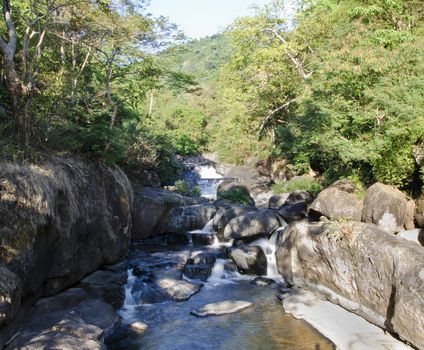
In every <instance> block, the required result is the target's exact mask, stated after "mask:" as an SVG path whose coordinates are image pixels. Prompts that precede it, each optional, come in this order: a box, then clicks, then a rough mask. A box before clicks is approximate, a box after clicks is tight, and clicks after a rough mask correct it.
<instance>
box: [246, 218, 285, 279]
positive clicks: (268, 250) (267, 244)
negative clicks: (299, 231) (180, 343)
mask: <svg viewBox="0 0 424 350" xmlns="http://www.w3.org/2000/svg"><path fill="white" fill-rule="evenodd" d="M286 227H287V225H283V226H281V227H279V228H278V229H277V230H276V231H275V232H274V233H273V234H272V235H271V237H270V238H269V239H266V238H259V239H257V240H256V241H253V242H252V243H250V246H259V247H260V248H261V249H262V251H263V252H264V254H265V256H266V259H267V269H266V276H267V277H269V278H272V279H273V280H275V281H282V277H281V275H280V273H279V272H278V267H277V259H276V256H275V254H276V252H277V246H276V242H277V237H278V234H279V233H280V232H281V231H283V230H284V229H285V228H286Z"/></svg>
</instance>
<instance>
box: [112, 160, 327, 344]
mask: <svg viewBox="0 0 424 350" xmlns="http://www.w3.org/2000/svg"><path fill="white" fill-rule="evenodd" d="M194 173H195V175H194V177H195V178H196V182H197V184H198V185H199V186H200V188H201V190H202V196H205V197H208V198H215V196H216V188H217V186H218V184H219V182H220V181H222V179H223V178H222V176H221V175H220V174H218V173H217V172H216V171H215V169H214V168H213V167H211V166H208V165H202V166H196V167H194ZM281 229H284V227H282V228H281ZM193 233H196V234H205V235H214V232H213V221H210V222H208V223H207V224H206V226H205V227H204V228H203V229H202V230H196V231H192V232H191V233H190V232H189V233H188V234H189V236H190V244H189V245H187V246H159V245H156V246H152V245H150V246H149V245H139V244H138V245H133V247H132V249H131V252H130V256H129V263H130V266H132V268H131V269H130V270H129V271H128V281H127V284H126V285H125V303H124V306H123V307H122V309H121V310H120V314H121V316H122V319H123V321H122V325H121V326H120V327H119V328H118V329H116V330H115V332H114V334H112V336H110V337H109V338H108V339H107V347H108V349H112V350H124V349H125V350H132V349H134V350H135V349H151V350H162V349H163V350H191V349H193V350H198V349H200V350H201V349H205V350H206V349H228V350H242V349H243V350H261V349H264V350H265V349H266V350H273V349H293V350H317V349H320V350H326V349H333V348H334V347H333V345H332V344H331V343H330V342H329V341H328V340H327V339H325V338H324V337H323V336H321V335H320V334H319V333H318V332H317V331H316V330H314V329H313V328H311V327H310V326H309V325H308V324H307V323H305V322H304V321H301V320H296V319H294V318H293V317H292V316H290V315H288V314H286V313H285V312H284V310H283V306H282V304H281V302H280V301H279V300H278V299H277V297H276V294H277V293H278V292H279V288H280V285H279V284H281V283H282V282H283V281H282V278H281V277H280V276H279V274H278V270H277V264H276V260H275V251H276V246H275V241H276V238H277V234H278V230H277V231H276V232H275V233H274V234H273V235H272V236H271V237H270V239H265V238H261V239H258V240H256V241H254V242H252V243H251V245H257V246H260V247H261V248H262V249H263V251H264V253H265V255H266V257H267V277H269V278H272V279H273V280H274V281H275V282H276V283H272V284H269V285H257V284H253V283H252V280H253V279H254V278H255V276H246V275H241V274H240V273H238V272H237V271H235V270H234V267H232V265H231V263H230V260H228V259H226V258H225V257H226V254H225V249H226V248H227V247H230V246H231V245H232V242H219V240H218V239H217V237H216V236H215V235H214V236H213V241H212V244H211V245H209V246H206V247H201V248H199V247H194V246H193V244H192V240H191V234H193ZM205 252H206V253H212V254H214V255H215V256H216V257H217V258H216V261H215V263H214V264H213V266H212V268H211V271H210V276H209V278H208V279H207V280H206V281H205V282H200V281H196V280H190V279H188V278H187V277H186V276H184V275H183V272H182V271H183V268H184V264H185V263H186V261H187V259H188V258H189V257H190V256H193V254H198V253H205ZM160 279H167V280H169V279H172V280H174V281H175V280H177V282H178V281H181V283H187V282H184V281H189V282H192V283H194V284H201V285H202V288H201V289H200V291H199V292H198V293H197V294H194V295H193V296H191V298H190V299H188V300H186V301H179V302H178V301H175V300H173V299H171V298H169V297H164V296H163V295H162V294H161V293H160V292H159V291H158V288H157V281H158V280H160ZM225 300H244V301H249V302H251V303H253V304H254V306H253V307H251V308H249V309H246V310H243V311H241V312H239V313H235V314H229V315H225V316H211V317H205V318H198V317H196V316H193V315H192V314H191V313H190V312H191V311H192V310H194V309H199V308H201V307H203V306H205V305H206V304H210V303H215V302H220V301H225ZM134 322H144V323H146V324H147V325H148V328H147V330H146V331H145V332H144V333H139V332H137V331H135V330H133V329H132V328H131V327H130V325H131V324H132V323H134Z"/></svg>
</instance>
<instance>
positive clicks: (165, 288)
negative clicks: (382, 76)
mask: <svg viewBox="0 0 424 350" xmlns="http://www.w3.org/2000/svg"><path fill="white" fill-rule="evenodd" d="M156 284H157V286H158V287H159V292H160V293H161V294H162V295H164V296H165V297H167V298H170V299H173V300H175V301H185V300H188V299H190V297H191V296H192V295H194V294H196V293H197V292H198V291H200V288H202V286H201V285H199V284H193V283H190V282H187V281H182V280H177V279H173V278H160V279H158V280H157V281H156Z"/></svg>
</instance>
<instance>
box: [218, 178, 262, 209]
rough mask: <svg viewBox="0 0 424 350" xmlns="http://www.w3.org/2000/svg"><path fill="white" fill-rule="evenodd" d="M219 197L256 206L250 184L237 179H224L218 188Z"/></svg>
mask: <svg viewBox="0 0 424 350" xmlns="http://www.w3.org/2000/svg"><path fill="white" fill-rule="evenodd" d="M216 196H217V199H218V200H220V199H227V200H230V201H231V202H233V203H238V204H243V205H249V206H253V207H254V206H255V201H254V199H253V198H252V197H251V196H250V189H249V186H247V185H246V184H244V183H242V182H238V181H235V180H224V181H222V182H221V183H220V184H219V185H218V188H217V192H216Z"/></svg>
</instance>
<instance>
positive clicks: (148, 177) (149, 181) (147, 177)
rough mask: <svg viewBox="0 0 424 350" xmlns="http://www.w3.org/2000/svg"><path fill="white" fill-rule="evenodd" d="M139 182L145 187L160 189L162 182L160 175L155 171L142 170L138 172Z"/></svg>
mask: <svg viewBox="0 0 424 350" xmlns="http://www.w3.org/2000/svg"><path fill="white" fill-rule="evenodd" d="M137 179H138V182H139V183H140V184H141V185H143V186H150V187H154V188H160V185H161V181H160V177H159V175H158V174H157V173H156V172H155V171H154V170H146V169H141V170H140V171H139V172H138V178H137Z"/></svg>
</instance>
